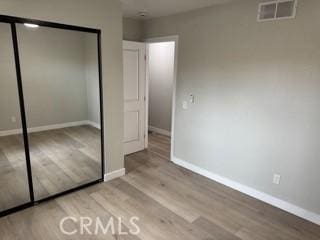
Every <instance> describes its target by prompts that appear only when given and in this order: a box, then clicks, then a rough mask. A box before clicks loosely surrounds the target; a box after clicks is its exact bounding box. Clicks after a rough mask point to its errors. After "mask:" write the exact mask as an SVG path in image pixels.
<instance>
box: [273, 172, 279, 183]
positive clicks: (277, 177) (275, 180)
mask: <svg viewBox="0 0 320 240" xmlns="http://www.w3.org/2000/svg"><path fill="white" fill-rule="evenodd" d="M280 180H281V176H280V175H279V174H274V175H273V183H274V184H276V185H279V184H280Z"/></svg>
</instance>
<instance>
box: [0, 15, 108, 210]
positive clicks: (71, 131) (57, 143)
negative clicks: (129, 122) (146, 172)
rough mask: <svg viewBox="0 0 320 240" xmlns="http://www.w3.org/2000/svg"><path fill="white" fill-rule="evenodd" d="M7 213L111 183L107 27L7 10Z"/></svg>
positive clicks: (0, 33)
mask: <svg viewBox="0 0 320 240" xmlns="http://www.w3.org/2000/svg"><path fill="white" fill-rule="evenodd" d="M0 91H1V93H0V111H1V112H0V113H1V114H0V190H1V192H0V194H1V195H0V216H4V215H6V214H7V213H10V212H13V211H17V210H19V209H22V208H24V207H28V206H32V205H34V204H35V203H40V202H42V201H45V200H48V199H51V198H53V197H56V196H60V195H62V194H66V193H69V192H71V191H75V190H77V189H80V188H83V187H86V186H89V185H91V184H95V183H98V182H101V181H103V174H104V164H103V163H104V159H103V124H102V123H103V117H102V116H103V111H102V79H101V62H100V30H97V29H90V28H84V27H77V26H70V25H64V24H57V23H50V22H43V21H37V20H28V19H22V18H16V17H8V16H1V15H0Z"/></svg>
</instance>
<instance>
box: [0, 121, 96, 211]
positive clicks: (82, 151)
mask: <svg viewBox="0 0 320 240" xmlns="http://www.w3.org/2000/svg"><path fill="white" fill-rule="evenodd" d="M29 145H30V158H31V165H32V175H33V183H34V192H35V199H36V200H40V199H43V198H45V197H49V196H51V195H54V194H56V193H59V192H63V191H66V190H68V189H70V188H74V187H77V186H79V185H82V184H85V183H88V182H91V181H94V180H97V179H99V178H101V160H100V155H101V154H100V131H99V130H98V129H96V128H93V127H91V126H88V125H83V126H78V127H70V128H64V129H58V130H50V131H43V132H36V133H31V134H30V135H29ZM0 190H1V195H0V211H3V210H5V209H8V208H11V207H15V206H18V205H21V204H24V203H26V202H28V201H30V197H29V188H28V182H27V173H26V161H25V152H24V147H23V140H22V136H21V135H11V136H5V137H0Z"/></svg>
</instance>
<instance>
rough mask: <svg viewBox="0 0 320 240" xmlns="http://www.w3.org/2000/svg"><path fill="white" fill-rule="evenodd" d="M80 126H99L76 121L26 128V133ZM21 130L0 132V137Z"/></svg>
mask: <svg viewBox="0 0 320 240" xmlns="http://www.w3.org/2000/svg"><path fill="white" fill-rule="evenodd" d="M82 125H91V126H93V127H96V128H99V129H100V124H97V123H95V122H92V121H88V120H85V121H78V122H68V123H60V124H53V125H47V126H40V127H32V128H28V133H33V132H43V131H48V130H55V129H61V128H67V127H76V126H82ZM21 133H22V129H21V128H20V129H12V130H8V131H0V137H4V136H9V135H16V134H21Z"/></svg>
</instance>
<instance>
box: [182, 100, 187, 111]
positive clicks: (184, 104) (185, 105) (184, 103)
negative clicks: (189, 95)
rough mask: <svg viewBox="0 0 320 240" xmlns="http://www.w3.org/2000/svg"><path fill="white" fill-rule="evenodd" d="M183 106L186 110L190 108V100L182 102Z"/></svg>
mask: <svg viewBox="0 0 320 240" xmlns="http://www.w3.org/2000/svg"><path fill="white" fill-rule="evenodd" d="M182 108H183V109H185V110H186V109H188V102H187V101H183V102H182Z"/></svg>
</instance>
